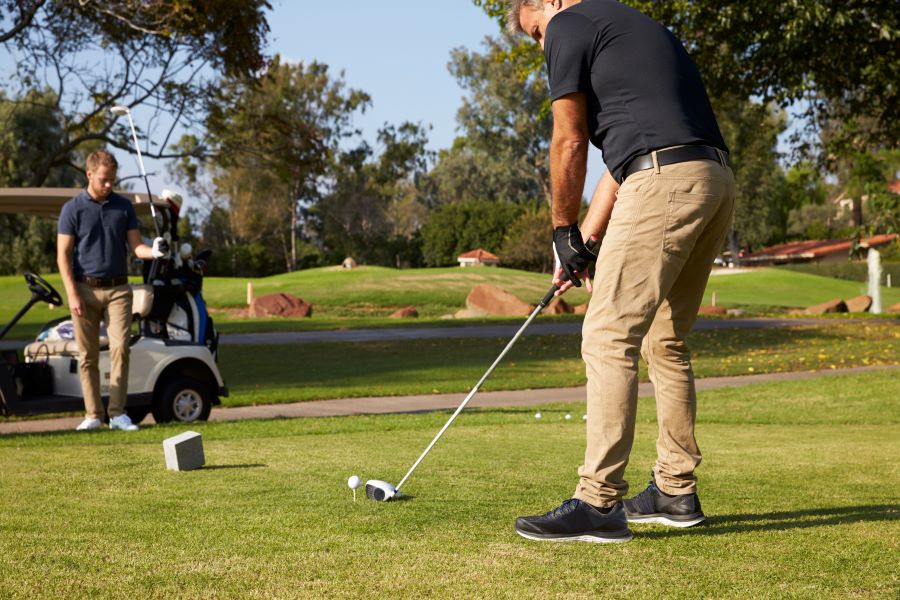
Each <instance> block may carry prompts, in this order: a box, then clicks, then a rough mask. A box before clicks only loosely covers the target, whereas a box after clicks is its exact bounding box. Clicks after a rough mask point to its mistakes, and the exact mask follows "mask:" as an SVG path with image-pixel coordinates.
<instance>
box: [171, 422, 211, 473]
mask: <svg viewBox="0 0 900 600" xmlns="http://www.w3.org/2000/svg"><path fill="white" fill-rule="evenodd" d="M163 452H165V455H166V468H167V469H169V470H170V471H190V470H193V469H199V468H200V467H202V466H203V464H204V463H205V462H206V459H205V458H204V456H203V440H201V439H200V434H199V433H197V432H196V431H185V432H184V433H182V434H179V435H176V436H174V437H170V438H168V439H165V440H163Z"/></svg>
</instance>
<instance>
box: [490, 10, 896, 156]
mask: <svg viewBox="0 0 900 600" xmlns="http://www.w3.org/2000/svg"><path fill="white" fill-rule="evenodd" d="M473 1H474V3H475V4H476V5H477V6H481V7H482V8H483V9H484V10H485V12H487V14H489V15H490V16H492V17H494V18H496V19H497V20H498V21H499V22H500V24H501V27H502V26H503V21H504V15H505V12H506V4H507V3H506V2H505V0H473ZM626 4H629V5H631V6H633V7H635V8H637V9H638V10H640V11H642V12H643V13H645V14H647V15H649V16H650V17H653V18H654V19H656V20H657V21H658V22H660V23H662V24H663V25H665V26H666V27H668V28H670V29H671V30H672V31H673V33H674V34H675V35H676V36H677V37H678V38H679V39H680V40H682V42H684V44H685V46H686V47H687V49H688V51H689V52H690V53H691V56H692V58H693V59H694V61H695V62H696V63H697V65H698V67H699V69H700V73H701V74H702V75H703V78H704V81H705V82H706V85H707V88H708V90H709V92H710V96H711V97H713V99H716V98H721V97H726V96H732V95H733V96H737V97H739V98H758V99H759V100H760V101H761V102H762V103H763V104H768V103H770V102H774V103H776V104H778V105H779V106H780V107H782V108H784V107H787V106H789V105H791V104H799V105H800V106H801V108H803V109H804V112H805V114H804V117H805V120H806V122H807V123H808V124H809V125H810V127H811V128H813V129H816V130H817V129H820V128H821V127H823V126H824V125H825V124H826V123H827V122H829V121H836V122H839V123H845V124H846V128H845V130H844V131H843V133H842V135H840V136H837V137H835V138H833V139H832V140H831V141H830V147H829V149H830V150H833V149H835V148H841V147H846V145H848V144H851V143H852V144H853V145H854V146H855V148H856V149H870V148H873V147H878V146H880V145H884V144H887V145H888V146H893V145H895V144H896V142H897V140H898V139H900V88H898V86H897V81H900V43H898V41H900V10H897V6H896V3H895V2H885V1H884V0H854V1H853V2H821V1H820V0H791V1H789V2H784V1H782V0H759V1H757V2H731V1H728V0H673V1H670V2H658V1H655V0H628V1H626ZM516 52H517V53H518V54H519V55H520V56H518V57H517V60H518V64H527V65H528V66H529V69H530V70H531V72H537V71H539V70H540V68H541V65H542V64H543V63H542V56H541V54H540V51H539V50H538V49H537V46H536V45H535V44H533V43H531V42H529V41H527V40H524V39H523V40H522V42H521V43H520V47H519V48H516ZM524 54H529V55H530V57H531V58H530V62H529V61H523V60H522V56H521V55H524ZM866 119H868V120H869V121H870V126H868V127H860V126H859V124H860V123H861V122H862V121H864V120H866ZM825 155H826V156H827V152H826V153H825Z"/></svg>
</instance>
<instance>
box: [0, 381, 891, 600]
mask: <svg viewBox="0 0 900 600" xmlns="http://www.w3.org/2000/svg"><path fill="white" fill-rule="evenodd" d="M897 397H900V380H898V378H897V377H896V376H895V374H893V373H867V374H864V375H857V376H850V377H838V378H829V379H827V380H814V381H803V382H791V383H778V384H765V385H759V386H753V387H750V388H740V389H731V390H717V391H712V392H708V393H703V394H701V395H700V398H699V421H700V423H699V427H698V437H699V441H700V445H701V447H702V448H703V451H704V457H705V460H704V462H703V465H702V466H701V467H700V469H699V472H698V475H699V477H700V486H701V487H700V492H701V497H702V499H703V504H704V509H705V511H706V513H707V514H708V515H709V521H708V524H707V525H705V526H702V527H698V528H694V529H690V530H672V529H667V528H663V527H661V526H655V525H650V526H647V525H645V526H634V527H633V529H634V532H635V539H634V541H633V542H631V543H629V544H624V545H614V546H609V545H592V544H547V543H535V542H529V541H526V540H523V539H521V538H519V537H518V536H516V535H515V533H514V532H513V529H512V524H513V521H514V519H515V517H516V516H517V515H520V514H533V513H536V512H541V511H544V510H547V509H549V508H551V507H552V506H554V505H555V504H557V503H559V502H560V501H561V500H563V499H564V498H566V497H568V496H569V495H570V494H571V492H572V490H573V488H574V485H575V483H576V472H575V469H576V466H577V465H578V464H580V461H581V458H582V452H583V444H584V442H583V429H584V427H583V425H582V422H581V420H580V419H578V420H573V421H565V420H563V418H562V416H563V414H564V413H565V412H566V411H571V412H574V413H575V414H577V415H580V414H581V409H582V407H581V406H580V405H578V404H569V405H556V406H547V407H542V411H543V412H544V415H545V416H544V418H543V419H542V420H541V421H536V420H535V419H534V418H533V409H531V410H524V409H522V410H517V409H506V410H482V411H467V412H466V413H464V414H463V415H462V416H461V417H460V419H459V420H458V421H457V422H456V423H455V424H454V426H453V428H452V429H451V430H450V431H448V433H447V435H445V436H444V438H442V440H441V442H440V444H439V445H438V446H436V447H435V449H434V451H433V452H432V454H431V455H429V457H428V459H427V460H426V461H425V462H424V463H423V464H422V465H421V467H420V468H419V470H418V471H416V473H415V474H414V475H413V477H412V478H411V479H410V480H409V482H408V484H407V485H406V486H405V491H406V492H407V493H408V494H410V495H411V496H412V499H410V500H408V501H403V502H394V503H387V504H382V503H374V502H369V501H366V500H360V501H358V502H356V503H354V502H353V501H352V499H351V494H350V491H349V490H348V489H347V487H346V483H345V482H346V479H347V477H348V476H349V475H351V474H358V475H360V476H362V478H363V479H364V480H365V479H367V478H383V479H387V480H389V481H394V482H396V481H397V480H398V479H399V478H400V477H401V476H402V475H403V473H405V472H406V470H407V469H408V467H409V465H410V464H411V463H412V461H413V460H414V459H415V457H416V456H418V454H419V452H421V450H422V448H424V446H425V444H427V442H428V441H429V440H430V439H431V437H432V436H433V435H434V432H435V431H436V430H437V429H438V428H439V427H440V425H441V424H442V423H443V422H444V421H445V420H446V418H447V416H448V413H431V414H410V415H385V416H372V417H344V418H328V419H295V420H278V421H249V422H240V423H208V424H199V425H197V426H196V427H194V428H195V429H197V430H198V431H200V432H202V434H203V436H204V443H205V449H206V455H207V460H208V467H207V468H205V469H203V470H201V471H194V472H186V473H172V472H167V471H165V468H164V461H163V455H162V451H161V448H160V442H161V440H162V439H164V438H165V437H168V436H171V435H174V434H176V433H179V432H180V431H181V430H182V429H183V428H180V427H168V426H163V427H149V428H145V429H143V430H142V431H140V432H138V433H136V434H122V433H119V432H102V433H97V434H87V435H85V434H81V435H78V434H74V433H65V434H56V435H40V436H12V437H3V438H0V464H2V465H4V466H3V477H2V486H3V490H4V492H5V493H3V494H0V569H2V571H3V573H4V576H3V577H2V578H0V596H2V597H6V598H34V597H46V598H50V597H52V598H66V597H73V598H74V597H92V598H112V597H140V598H169V597H191V598H200V597H206V598H211V597H236V596H239V597H245V598H272V597H282V598H333V597H344V598H350V597H359V596H360V594H365V595H367V596H372V597H380V596H390V597H396V598H421V597H441V598H450V597H452V598H476V597H477V598H513V597H515V598H519V597H523V596H524V597H542V598H547V597H565V598H596V597H644V598H648V597H649V598H661V597H665V598H697V597H717V598H720V597H741V598H764V597H766V598H769V597H796V598H823V597H829V598H837V597H841V598H845V597H854V598H887V597H896V595H897V593H898V589H900V588H898V584H900V581H898V572H897V563H896V557H897V553H898V550H900V547H898V542H897V540H898V539H900V523H898V520H897V517H898V509H900V489H898V486H897V481H898V480H900V468H898V465H900V446H898V444H897V443H896V440H897V439H898V436H900V414H898V407H897V404H896V401H895V400H894V399H896V398H897ZM655 438H656V425H655V417H654V407H653V402H652V400H649V399H647V400H642V401H641V403H640V408H639V412H638V425H637V439H636V444H635V447H634V451H633V454H632V462H631V465H630V466H629V469H628V477H629V479H630V480H631V482H632V492H636V491H639V490H640V489H642V488H643V484H644V483H645V481H646V479H647V473H648V471H649V469H650V466H651V464H652V462H653V459H654V456H655Z"/></svg>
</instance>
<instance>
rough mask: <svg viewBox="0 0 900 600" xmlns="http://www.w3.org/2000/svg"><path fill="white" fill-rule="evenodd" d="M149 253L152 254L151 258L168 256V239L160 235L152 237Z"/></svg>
mask: <svg viewBox="0 0 900 600" xmlns="http://www.w3.org/2000/svg"><path fill="white" fill-rule="evenodd" d="M151 253H152V254H153V258H163V257H164V256H168V254H169V241H168V240H167V239H166V238H161V237H158V238H156V239H154V240H153V247H152V248H151Z"/></svg>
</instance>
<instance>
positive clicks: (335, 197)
mask: <svg viewBox="0 0 900 600" xmlns="http://www.w3.org/2000/svg"><path fill="white" fill-rule="evenodd" d="M378 142H379V145H380V146H381V147H382V152H381V154H380V155H379V156H378V157H377V158H375V159H373V158H372V154H373V152H372V149H371V148H370V147H369V146H368V145H367V144H362V145H361V146H359V147H358V148H355V149H353V150H350V151H347V152H344V153H342V154H340V155H339V157H338V159H337V161H336V163H335V165H334V176H333V183H332V186H331V189H330V191H329V192H328V193H327V194H326V195H324V196H323V198H322V199H321V200H320V201H319V202H318V203H317V204H316V205H315V206H314V207H312V208H311V209H310V214H311V216H313V217H314V218H315V219H316V221H317V224H318V225H317V227H318V232H319V235H320V239H321V241H322V244H323V246H324V248H325V256H326V260H328V261H329V262H331V263H336V262H340V261H341V260H342V259H343V258H344V257H347V256H352V257H354V258H355V259H356V260H358V261H360V262H362V263H367V264H381V265H386V266H396V267H400V266H404V265H409V266H411V265H417V264H419V263H420V262H421V256H420V250H419V240H418V233H419V229H420V228H421V227H422V224H423V223H424V222H425V219H426V217H427V207H426V206H424V205H423V204H422V202H421V197H420V196H421V195H420V193H419V190H418V187H417V183H418V182H419V181H420V180H421V179H422V177H424V175H425V173H426V171H427V167H428V158H429V157H430V153H429V152H428V151H427V150H426V145H427V143H428V139H427V137H426V135H425V130H424V128H423V127H422V126H421V125H416V124H413V123H403V124H401V125H400V126H399V127H395V126H392V125H385V126H384V127H383V128H382V129H381V130H379V132H378Z"/></svg>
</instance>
